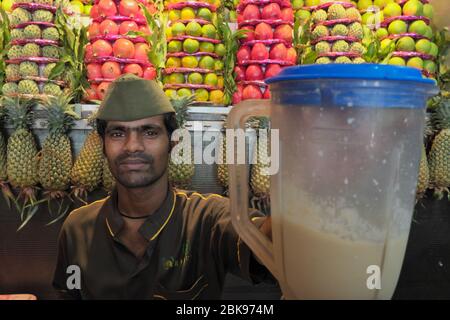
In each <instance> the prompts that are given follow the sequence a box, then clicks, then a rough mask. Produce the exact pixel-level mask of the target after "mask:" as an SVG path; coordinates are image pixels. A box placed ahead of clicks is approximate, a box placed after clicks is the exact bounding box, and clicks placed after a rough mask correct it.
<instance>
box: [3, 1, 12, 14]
mask: <svg viewBox="0 0 450 320" xmlns="http://www.w3.org/2000/svg"><path fill="white" fill-rule="evenodd" d="M13 4H14V0H3V1H2V8H3V10H5V11H6V12H12V6H13Z"/></svg>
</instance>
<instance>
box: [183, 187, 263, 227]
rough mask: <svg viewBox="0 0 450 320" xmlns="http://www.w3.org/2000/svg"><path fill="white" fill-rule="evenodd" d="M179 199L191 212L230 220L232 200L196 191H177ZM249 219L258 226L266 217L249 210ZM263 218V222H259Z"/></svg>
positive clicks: (252, 209) (251, 209)
mask: <svg viewBox="0 0 450 320" xmlns="http://www.w3.org/2000/svg"><path fill="white" fill-rule="evenodd" d="M175 193H176V195H177V197H180V198H181V199H182V200H184V201H185V208H187V209H188V211H189V212H191V211H193V212H198V211H204V212H207V213H208V214H209V215H212V216H214V217H216V218H230V214H231V212H230V210H231V205H230V199H229V198H228V197H225V196H222V195H220V194H216V193H199V192H196V191H188V190H177V189H175ZM249 217H250V219H251V220H252V221H253V222H254V223H256V224H257V225H260V224H262V222H263V221H264V218H265V216H264V215H263V214H262V213H261V212H260V211H258V210H256V209H254V208H249ZM260 218H262V220H259V219H260Z"/></svg>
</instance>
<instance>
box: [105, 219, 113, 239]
mask: <svg viewBox="0 0 450 320" xmlns="http://www.w3.org/2000/svg"><path fill="white" fill-rule="evenodd" d="M105 221H106V226H107V227H108V230H109V233H110V234H111V236H113V237H115V235H114V232H112V230H111V227H110V225H109V222H108V218H105Z"/></svg>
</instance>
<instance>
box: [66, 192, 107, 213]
mask: <svg viewBox="0 0 450 320" xmlns="http://www.w3.org/2000/svg"><path fill="white" fill-rule="evenodd" d="M109 197H110V196H107V197H105V198H103V199H100V200H97V201H94V202H91V203H88V204H86V205H84V206H81V207H79V208H76V209H73V210H72V212H71V213H69V216H70V215H72V214H74V213H77V212H78V211H79V210H81V209H83V208H84V207H89V206H91V205H93V204H96V203H97V202H102V201H103V202H104V201H106V200H108V198H109Z"/></svg>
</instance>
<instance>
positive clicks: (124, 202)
mask: <svg viewBox="0 0 450 320" xmlns="http://www.w3.org/2000/svg"><path fill="white" fill-rule="evenodd" d="M167 192H168V181H167V178H166V177H161V179H159V180H158V181H156V182H155V183H154V184H152V185H151V186H148V187H145V188H136V189H134V188H133V189H127V188H125V187H123V186H122V185H120V184H119V183H118V184H117V198H118V200H117V201H118V208H119V211H120V212H122V213H123V214H126V215H127V216H130V217H141V216H146V215H150V214H153V213H154V212H155V211H156V210H158V209H159V208H160V207H161V205H162V204H163V203H164V200H165V199H166V197H167Z"/></svg>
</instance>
